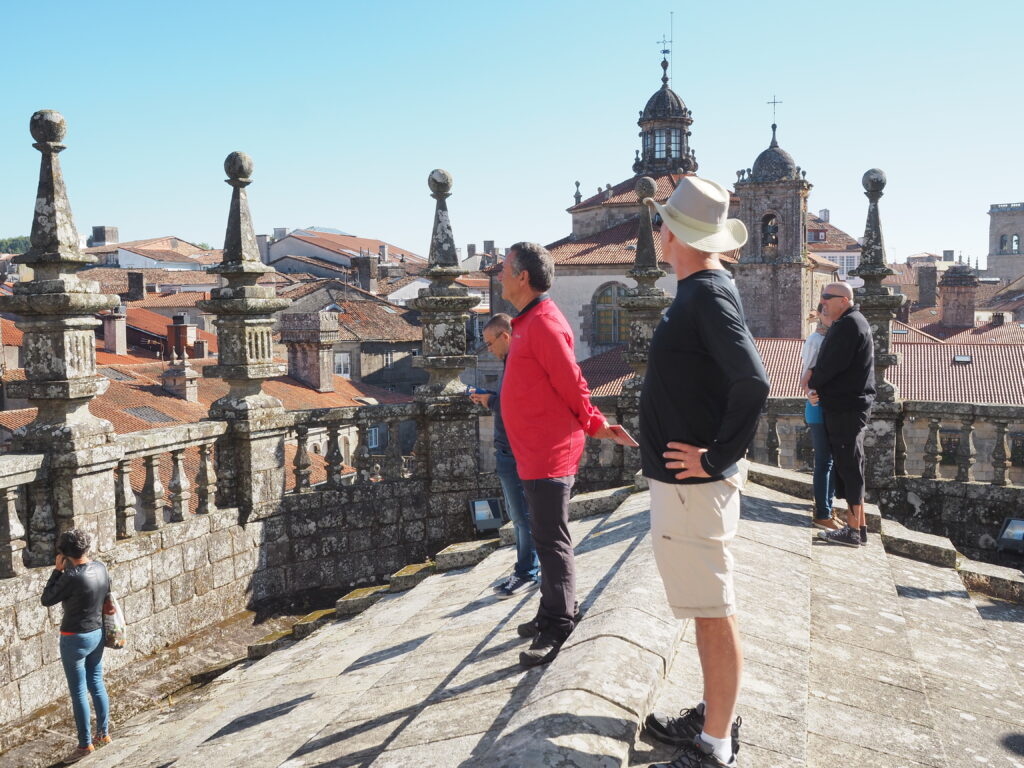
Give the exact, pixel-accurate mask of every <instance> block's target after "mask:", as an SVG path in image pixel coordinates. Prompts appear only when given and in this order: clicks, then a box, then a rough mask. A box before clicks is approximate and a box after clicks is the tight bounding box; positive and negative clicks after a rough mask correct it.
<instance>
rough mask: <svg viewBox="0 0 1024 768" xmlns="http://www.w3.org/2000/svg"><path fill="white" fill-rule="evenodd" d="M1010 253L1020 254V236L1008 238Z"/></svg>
mask: <svg viewBox="0 0 1024 768" xmlns="http://www.w3.org/2000/svg"><path fill="white" fill-rule="evenodd" d="M1010 253H1020V235H1014V236H1013V237H1011V238H1010Z"/></svg>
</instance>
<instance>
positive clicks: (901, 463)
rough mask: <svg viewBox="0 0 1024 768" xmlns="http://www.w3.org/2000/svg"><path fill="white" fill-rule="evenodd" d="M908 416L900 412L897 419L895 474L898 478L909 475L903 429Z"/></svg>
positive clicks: (905, 439)
mask: <svg viewBox="0 0 1024 768" xmlns="http://www.w3.org/2000/svg"><path fill="white" fill-rule="evenodd" d="M905 421H906V416H905V415H904V413H903V411H902V410H900V415H899V418H897V419H896V454H895V464H894V468H895V472H896V476H897V477H906V475H907V438H906V435H904V434H903V428H904V426H905Z"/></svg>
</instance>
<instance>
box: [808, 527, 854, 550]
mask: <svg viewBox="0 0 1024 768" xmlns="http://www.w3.org/2000/svg"><path fill="white" fill-rule="evenodd" d="M818 538H819V539H821V540H822V541H825V542H828V543H829V544H842V545H843V546H844V547H859V546H860V531H856V530H854V529H853V528H851V527H850V526H848V525H844V526H843V527H842V528H840V529H839V530H838V531H818Z"/></svg>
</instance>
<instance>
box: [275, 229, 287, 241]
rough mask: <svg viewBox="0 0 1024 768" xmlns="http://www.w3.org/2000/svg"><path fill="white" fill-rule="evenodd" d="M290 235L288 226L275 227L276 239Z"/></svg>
mask: <svg viewBox="0 0 1024 768" xmlns="http://www.w3.org/2000/svg"><path fill="white" fill-rule="evenodd" d="M285 237H288V227H274V239H275V240H281V239H282V238H285Z"/></svg>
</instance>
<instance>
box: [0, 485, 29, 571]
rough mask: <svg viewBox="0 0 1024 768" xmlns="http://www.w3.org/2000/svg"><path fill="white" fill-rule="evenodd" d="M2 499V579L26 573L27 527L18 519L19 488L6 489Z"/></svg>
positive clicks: (0, 560) (0, 569)
mask: <svg viewBox="0 0 1024 768" xmlns="http://www.w3.org/2000/svg"><path fill="white" fill-rule="evenodd" d="M0 494H3V496H2V499H0V506H2V507H3V509H2V510H0V579H7V578H10V577H12V576H19V575H21V574H22V573H24V572H25V555H24V552H25V527H24V526H23V525H22V524H21V520H20V519H19V518H18V488H17V486H15V487H14V488H4V489H3V490H0Z"/></svg>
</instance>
